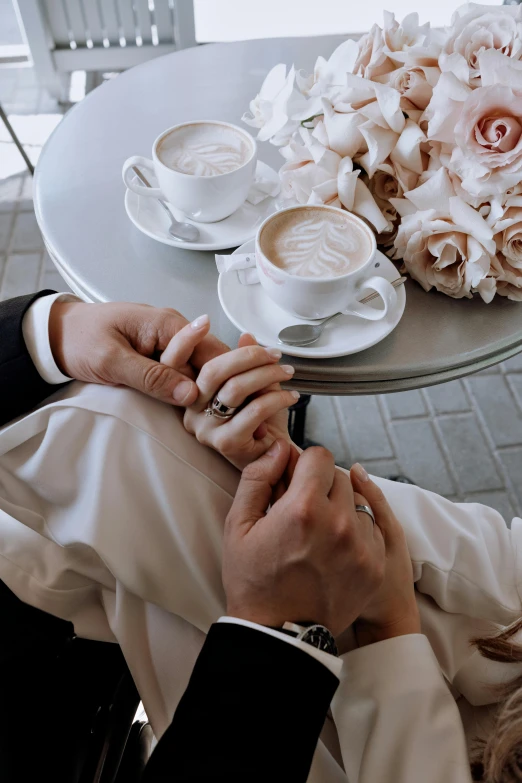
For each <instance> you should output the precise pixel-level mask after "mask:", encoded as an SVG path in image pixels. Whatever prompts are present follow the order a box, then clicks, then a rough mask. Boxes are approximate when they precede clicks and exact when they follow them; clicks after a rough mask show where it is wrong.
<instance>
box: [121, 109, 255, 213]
mask: <svg viewBox="0 0 522 783" xmlns="http://www.w3.org/2000/svg"><path fill="white" fill-rule="evenodd" d="M256 164H257V147H256V143H255V141H254V139H253V138H252V136H251V135H250V134H249V133H247V132H246V131H245V130H243V129H242V128H238V127H237V126H236V125H231V124H230V123H229V122H220V121H219V120H194V121H192V122H183V123H181V124H180V125H175V126H174V127H173V128H169V129H168V130H166V131H164V132H163V133H162V134H161V135H160V136H158V138H157V139H156V141H155V142H154V144H153V145H152V160H149V159H148V158H144V157H143V156H142V155H133V156H132V157H131V158H128V159H127V160H126V161H125V163H124V164H123V171H122V174H123V181H124V182H125V185H126V186H127V187H128V188H129V190H132V191H133V192H134V193H136V194H137V195H138V196H141V197H142V198H159V199H162V200H163V201H168V202H169V204H171V205H172V206H173V207H176V209H179V210H180V211H181V212H183V213H184V214H185V215H186V216H187V217H188V218H191V219H192V220H194V221H196V222H198V223H213V222H215V221H218V220H223V219H224V218H227V217H229V215H232V214H233V213H234V212H235V211H236V210H238V209H239V208H240V207H241V206H242V205H243V204H244V202H245V200H246V198H247V196H248V192H249V190H250V188H251V187H252V184H253V182H254V177H255V173H256ZM135 167H138V169H140V170H143V171H144V172H145V173H146V172H150V173H151V174H153V175H154V176H155V177H156V179H157V181H158V187H145V186H144V185H143V184H141V183H139V182H137V181H136V178H135V176H134V168H135Z"/></svg>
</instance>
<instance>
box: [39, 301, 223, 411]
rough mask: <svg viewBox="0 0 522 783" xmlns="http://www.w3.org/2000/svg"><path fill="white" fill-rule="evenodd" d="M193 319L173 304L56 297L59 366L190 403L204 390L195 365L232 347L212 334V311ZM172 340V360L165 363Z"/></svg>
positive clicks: (78, 375)
mask: <svg viewBox="0 0 522 783" xmlns="http://www.w3.org/2000/svg"><path fill="white" fill-rule="evenodd" d="M188 323H189V322H188V321H187V319H186V318H184V317H183V316H182V315H180V313H178V312H176V310H171V309H170V308H155V307H150V306H149V305H142V304H131V303H129V304H127V303H124V302H117V303H110V304H85V303H84V302H55V303H54V305H53V307H52V309H51V315H50V319H49V339H50V343H51V350H52V352H53V356H54V359H55V361H56V363H57V365H58V367H59V368H60V370H61V371H62V372H63V373H64V374H65V375H69V376H70V377H71V378H75V379H76V380H79V381H90V382H93V383H103V384H108V385H112V386H120V385H121V386H130V387H132V388H134V389H138V390H139V391H142V392H145V394H148V395H150V396H151V397H156V398H157V399H159V400H162V402H167V403H170V404H171V405H183V406H187V405H191V404H192V403H193V402H194V401H195V400H196V398H197V396H198V389H197V386H196V384H195V383H194V377H195V373H194V369H195V370H196V371H197V370H199V369H201V367H202V366H203V365H204V364H205V362H207V361H209V360H210V359H213V358H214V357H216V356H219V355H220V354H222V353H224V352H225V351H228V348H227V346H226V345H224V344H223V343H222V342H220V341H219V340H218V339H217V338H216V337H213V336H212V335H210V334H208V330H209V321H208V318H207V317H202V318H199V319H196V320H195V321H193V322H192V325H191V326H188ZM181 330H183V332H181ZM175 336H177V337H175ZM174 337H175V339H174V340H172V338H174ZM171 341H172V342H171ZM169 343H171V344H170V345H169ZM167 346H169V353H170V357H169V362H168V364H166V363H160V362H159V355H160V353H161V352H162V351H164V350H165V348H167ZM169 365H170V366H169Z"/></svg>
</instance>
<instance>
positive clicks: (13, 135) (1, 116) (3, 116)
mask: <svg viewBox="0 0 522 783" xmlns="http://www.w3.org/2000/svg"><path fill="white" fill-rule="evenodd" d="M0 120H2V122H3V123H4V125H5V127H6V128H7V132H8V133H9V135H10V136H11V138H12V140H13V141H14V143H15V144H16V147H17V149H18V152H19V153H20V155H21V156H22V158H23V159H24V161H25V165H26V166H27V168H28V169H29V171H30V173H31V174H34V166H33V164H32V163H31V161H30V160H29V157H28V155H27V153H26V151H25V150H24V148H23V146H22V142H21V141H20V139H19V138H18V136H17V135H16V133H15V131H14V128H13V126H12V125H11V123H10V122H9V120H8V118H7V114H6V113H5V111H4V110H3V108H2V104H1V103H0Z"/></svg>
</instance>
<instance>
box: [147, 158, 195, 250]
mask: <svg viewBox="0 0 522 783" xmlns="http://www.w3.org/2000/svg"><path fill="white" fill-rule="evenodd" d="M132 170H133V172H134V173H135V174H136V176H137V177H138V179H139V180H140V182H142V183H143V184H144V185H145V187H147V188H150V187H151V184H150V182H149V181H148V179H147V178H146V176H145V174H143V173H142V172H141V171H140V170H139V168H138V167H137V166H133V167H132ZM158 203H160V204H161V206H162V207H163V209H164V210H165V212H166V213H167V215H168V216H169V218H170V221H171V223H170V228H169V234H170V235H171V237H174V239H181V240H182V241H183V242H197V241H198V239H199V230H198V229H197V228H196V226H193V225H191V223H180V222H179V220H176V218H175V217H174V215H173V214H172V212H171V211H170V209H169V207H168V205H167V204H166V203H165V201H162V200H161V199H160V198H159V199H158Z"/></svg>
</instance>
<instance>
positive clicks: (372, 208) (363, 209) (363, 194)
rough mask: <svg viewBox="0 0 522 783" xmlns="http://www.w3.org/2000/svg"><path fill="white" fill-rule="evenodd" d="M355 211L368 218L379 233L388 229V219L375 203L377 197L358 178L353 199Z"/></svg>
mask: <svg viewBox="0 0 522 783" xmlns="http://www.w3.org/2000/svg"><path fill="white" fill-rule="evenodd" d="M352 211H353V212H355V214H356V215H359V216H360V217H363V218H366V220H368V222H369V223H371V224H372V226H373V227H374V229H375V230H376V231H377V233H380V232H381V231H386V229H387V227H388V221H387V220H386V218H385V217H384V215H383V214H382V212H381V210H380V209H379V207H378V206H377V204H376V203H375V199H374V197H373V196H372V194H371V193H370V191H369V190H368V188H367V187H366V185H365V184H364V182H363V181H362V180H361V179H360V178H358V179H357V180H356V182H355V195H354V201H353V209H352Z"/></svg>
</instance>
